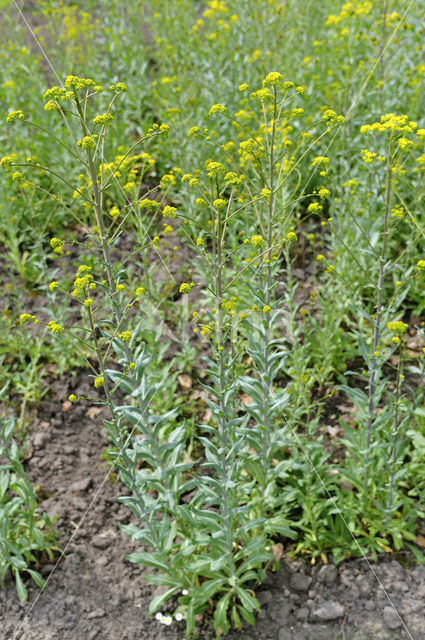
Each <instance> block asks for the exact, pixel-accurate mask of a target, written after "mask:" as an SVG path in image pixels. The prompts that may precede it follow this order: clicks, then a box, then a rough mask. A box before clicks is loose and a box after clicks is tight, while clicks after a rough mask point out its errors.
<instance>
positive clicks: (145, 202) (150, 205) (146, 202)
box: [139, 198, 161, 212]
mask: <svg viewBox="0 0 425 640" xmlns="http://www.w3.org/2000/svg"><path fill="white" fill-rule="evenodd" d="M160 207H161V203H160V202H157V201H156V200H151V199H150V198H143V199H142V200H139V209H146V211H149V212H151V211H156V210H157V209H159V208H160Z"/></svg>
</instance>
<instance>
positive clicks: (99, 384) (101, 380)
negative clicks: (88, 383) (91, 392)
mask: <svg viewBox="0 0 425 640" xmlns="http://www.w3.org/2000/svg"><path fill="white" fill-rule="evenodd" d="M93 384H94V387H95V388H96V389H99V387H103V385H104V384H105V378H104V377H103V376H98V377H97V378H96V379H95V381H94V383H93Z"/></svg>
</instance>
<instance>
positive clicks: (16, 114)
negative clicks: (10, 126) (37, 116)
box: [6, 111, 24, 122]
mask: <svg viewBox="0 0 425 640" xmlns="http://www.w3.org/2000/svg"><path fill="white" fill-rule="evenodd" d="M23 119H24V112H23V111H10V113H8V114H7V118H6V121H7V122H13V120H23Z"/></svg>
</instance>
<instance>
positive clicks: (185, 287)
mask: <svg viewBox="0 0 425 640" xmlns="http://www.w3.org/2000/svg"><path fill="white" fill-rule="evenodd" d="M193 286H194V284H193V282H192V283H191V284H188V283H187V282H182V284H181V285H180V289H179V291H180V293H190V292H191V290H192V287H193Z"/></svg>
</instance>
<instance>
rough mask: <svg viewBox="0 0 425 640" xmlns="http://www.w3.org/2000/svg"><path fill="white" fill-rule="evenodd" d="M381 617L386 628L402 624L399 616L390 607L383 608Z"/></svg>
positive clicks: (395, 627) (393, 627) (394, 627)
mask: <svg viewBox="0 0 425 640" xmlns="http://www.w3.org/2000/svg"><path fill="white" fill-rule="evenodd" d="M383 618H384V622H385V624H386V625H387V627H388V629H398V627H401V625H402V621H401V619H400V616H399V615H398V613H397V611H395V610H394V609H393V608H392V607H385V608H384V613H383Z"/></svg>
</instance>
